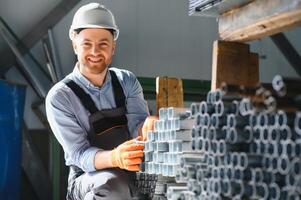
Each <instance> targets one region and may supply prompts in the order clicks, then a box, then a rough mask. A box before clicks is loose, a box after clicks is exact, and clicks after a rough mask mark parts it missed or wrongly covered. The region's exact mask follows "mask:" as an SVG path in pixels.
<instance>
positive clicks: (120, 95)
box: [109, 70, 125, 108]
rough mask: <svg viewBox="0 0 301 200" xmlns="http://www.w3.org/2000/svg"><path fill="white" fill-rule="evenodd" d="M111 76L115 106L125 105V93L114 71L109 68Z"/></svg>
mask: <svg viewBox="0 0 301 200" xmlns="http://www.w3.org/2000/svg"><path fill="white" fill-rule="evenodd" d="M109 72H110V74H111V78H112V86H113V93H114V97H115V103H116V107H117V108H119V107H125V95H124V92H123V89H122V87H121V85H120V82H119V80H118V78H117V75H116V73H115V72H114V71H113V70H109Z"/></svg>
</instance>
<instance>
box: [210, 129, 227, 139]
mask: <svg viewBox="0 0 301 200" xmlns="http://www.w3.org/2000/svg"><path fill="white" fill-rule="evenodd" d="M227 131H228V127H227V126H223V127H222V128H221V129H215V132H214V136H213V139H214V140H225V139H226V137H227Z"/></svg>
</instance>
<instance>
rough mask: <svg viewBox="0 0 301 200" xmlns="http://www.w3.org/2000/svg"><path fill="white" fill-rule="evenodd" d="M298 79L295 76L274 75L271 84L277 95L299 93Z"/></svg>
mask: <svg viewBox="0 0 301 200" xmlns="http://www.w3.org/2000/svg"><path fill="white" fill-rule="evenodd" d="M300 84H301V81H300V79H296V78H283V77H282V76H280V75H276V76H275V77H274V78H273V81H272V85H273V88H274V90H275V91H276V92H277V93H278V95H279V96H281V97H283V96H285V95H287V94H290V93H293V94H295V93H297V94H300V92H301V90H300Z"/></svg>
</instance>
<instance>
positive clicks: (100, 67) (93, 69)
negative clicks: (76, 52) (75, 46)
mask: <svg viewBox="0 0 301 200" xmlns="http://www.w3.org/2000/svg"><path fill="white" fill-rule="evenodd" d="M94 61H95V60H94ZM94 61H93V60H91V59H89V58H84V60H83V61H82V62H81V63H80V64H81V65H82V66H83V67H84V69H85V71H87V72H89V73H92V74H101V73H103V72H104V71H105V70H106V69H107V67H108V66H109V64H110V63H111V62H110V61H111V59H109V60H106V59H105V57H104V56H102V55H101V56H100V57H99V58H97V61H95V62H94Z"/></svg>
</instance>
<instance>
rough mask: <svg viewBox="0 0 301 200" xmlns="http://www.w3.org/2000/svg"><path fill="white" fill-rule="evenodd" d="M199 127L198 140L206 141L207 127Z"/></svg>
mask: <svg viewBox="0 0 301 200" xmlns="http://www.w3.org/2000/svg"><path fill="white" fill-rule="evenodd" d="M200 127H201V132H200V136H199V137H200V138H202V139H207V135H208V134H209V133H208V132H209V130H208V127H207V126H200Z"/></svg>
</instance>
